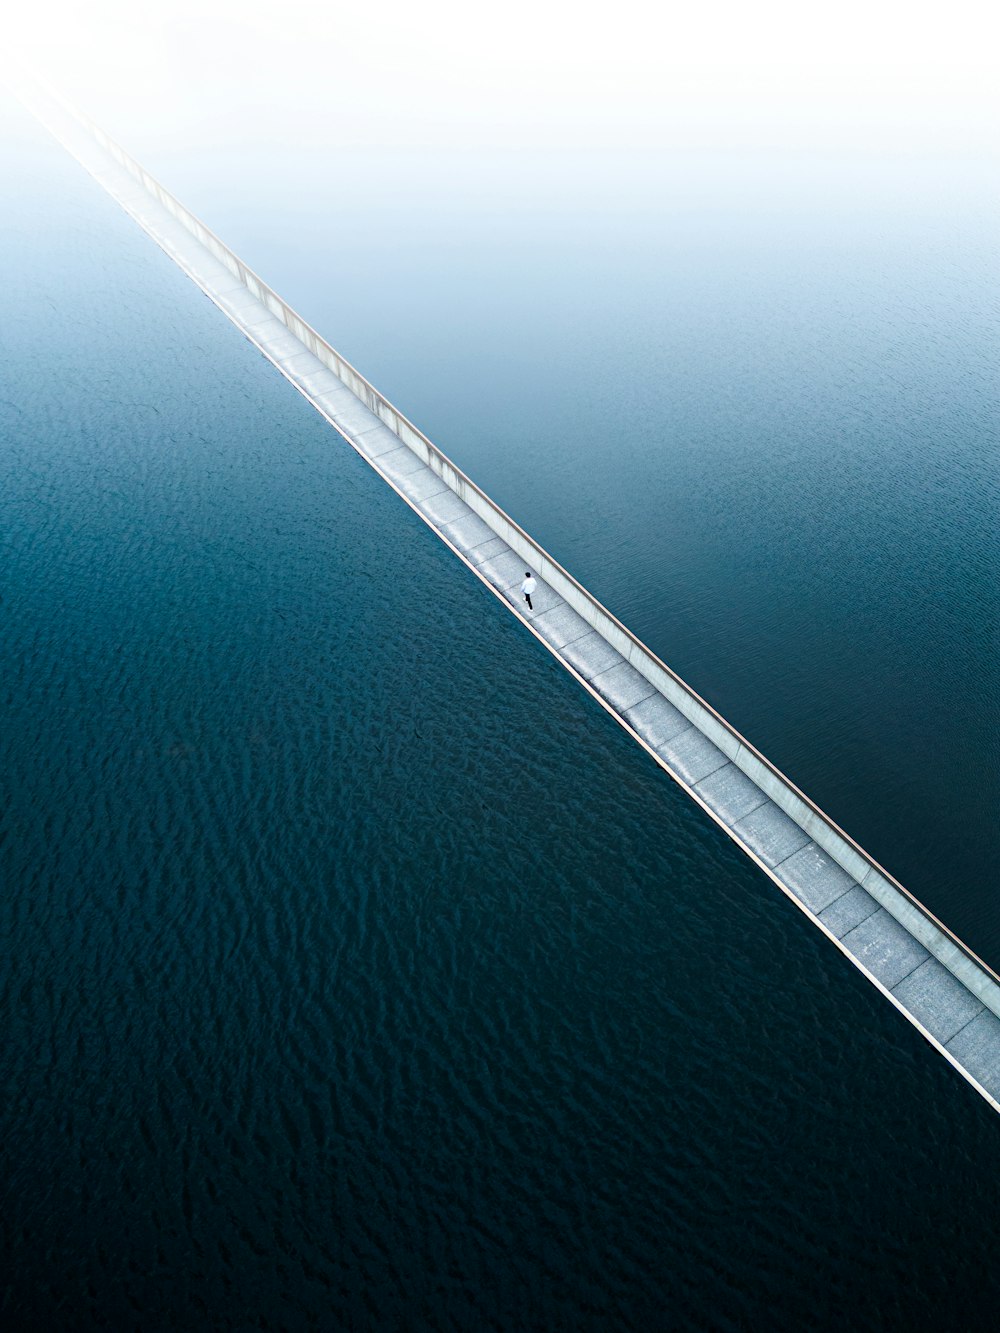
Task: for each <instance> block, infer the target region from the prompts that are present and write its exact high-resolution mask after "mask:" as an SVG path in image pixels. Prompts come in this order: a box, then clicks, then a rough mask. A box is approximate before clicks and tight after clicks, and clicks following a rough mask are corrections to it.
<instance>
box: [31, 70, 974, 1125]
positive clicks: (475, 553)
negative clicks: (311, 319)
mask: <svg viewBox="0 0 1000 1333" xmlns="http://www.w3.org/2000/svg"><path fill="white" fill-rule="evenodd" d="M26 100H27V101H28V103H29V105H30V106H31V109H32V110H34V111H35V113H36V114H37V115H39V117H40V118H41V119H42V120H43V122H44V123H46V124H47V125H48V127H49V129H50V130H52V132H53V133H54V134H55V135H56V137H57V138H59V139H60V140H61V141H62V142H63V143H64V145H65V146H66V147H67V148H68V149H69V150H70V151H71V152H72V153H73V154H74V156H76V157H77V158H78V160H79V161H80V162H81V163H82V164H83V165H84V166H85V167H86V168H87V170H89V171H90V172H91V174H92V175H93V176H94V177H95V178H96V179H97V180H98V181H99V182H100V183H101V185H103V186H104V188H105V189H106V190H107V191H108V192H109V193H110V194H111V195H112V196H113V197H114V198H115V199H116V200H117V201H118V202H119V203H120V204H121V205H122V207H123V208H125V209H126V211H127V212H129V213H130V214H131V215H132V216H133V217H134V218H135V219H136V220H137V221H138V222H139V223H140V225H141V226H142V227H143V228H144V229H145V230H146V231H147V232H148V233H149V235H150V236H152V237H153V239H155V240H156V241H157V242H158V244H159V245H160V246H162V248H163V249H164V250H165V251H166V252H167V253H168V254H169V255H170V256H171V257H172V258H173V259H174V260H176V262H177V263H178V264H179V265H180V267H181V268H183V269H184V271H185V272H186V273H188V274H189V276H190V277H191V278H192V279H193V280H194V281H195V282H196V283H197V284H198V286H199V287H201V289H202V290H203V291H204V292H205V293H206V294H207V295H208V296H210V297H211V299H212V300H213V301H214V302H215V303H216V304H217V305H218V306H219V308H220V309H221V310H222V311H224V312H225V314H226V315H228V317H229V318H230V319H231V320H232V322H233V323H234V324H236V325H237V327H238V328H240V329H241V330H242V331H243V333H244V334H245V335H246V336H247V337H248V338H249V339H250V340H251V342H253V343H254V344H255V345H256V346H257V347H258V348H259V349H260V350H261V352H263V354H264V355H265V356H266V357H268V358H269V359H270V360H271V361H272V362H273V363H274V365H275V366H276V367H277V368H278V369H279V370H280V371H281V373H282V374H283V375H285V376H286V377H287V378H288V379H289V380H290V381H291V382H292V383H293V384H294V385H295V386H296V388H298V389H299V391H300V392H301V393H303V394H304V395H305V396H306V397H307V398H308V399H309V401H310V402H312V403H313V404H314V405H315V407H316V408H317V410H318V411H320V412H321V413H322V414H323V416H324V417H326V418H327V420H328V421H330V422H331V424H332V425H334V426H335V427H336V429H337V430H338V431H339V433H340V434H341V435H342V436H343V437H344V438H345V439H346V440H347V441H348V442H349V443H350V444H351V445H352V446H353V447H354V448H355V449H356V450H357V451H358V453H360V454H361V455H362V456H363V457H364V458H365V459H367V460H368V462H369V463H370V464H371V466H372V467H373V468H375V469H376V471H378V472H379V473H380V474H381V476H382V477H384V478H385V480H386V481H387V482H388V483H389V484H390V485H391V486H392V487H393V488H394V489H395V490H396V491H397V492H398V493H399V494H400V495H401V496H402V497H403V499H404V500H406V502H407V503H408V504H410V505H411V506H412V508H413V509H415V510H416V512H417V513H418V514H420V516H421V517H422V518H423V519H424V520H425V521H426V522H427V524H428V525H429V526H430V527H431V528H433V529H434V531H435V532H436V533H438V535H439V536H440V537H441V538H442V539H443V540H445V541H446V542H447V543H448V544H449V546H451V547H452V549H453V550H454V551H455V552H456V553H457V554H458V555H459V556H460V557H461V558H462V560H463V561H464V562H465V563H466V565H467V566H468V567H469V568H470V569H471V570H472V571H473V572H474V573H475V574H476V575H477V576H478V577H479V578H480V579H481V580H482V581H483V582H484V583H485V584H486V585H487V586H488V587H489V588H490V589H491V590H492V591H493V593H494V594H495V595H496V596H497V597H498V598H499V599H500V600H501V601H502V602H504V603H505V604H506V605H507V606H508V608H509V609H510V611H511V612H512V613H513V614H514V615H516V616H518V617H519V618H520V619H521V620H522V621H523V622H524V624H525V625H526V626H527V627H528V629H530V630H531V632H532V633H533V634H534V635H535V636H536V637H537V638H538V639H539V641H540V642H541V643H543V644H544V645H545V647H546V648H547V649H548V650H549V651H550V652H551V653H552V654H553V655H554V656H555V657H556V658H557V659H558V660H559V661H560V662H561V663H562V664H563V666H564V667H565V668H566V670H567V671H568V672H570V673H571V674H572V675H573V676H574V677H575V678H576V679H577V680H578V681H579V682H580V683H581V684H582V685H583V686H584V688H586V689H587V690H588V691H589V692H590V693H591V694H592V695H593V696H594V697H595V698H596V699H597V700H598V701H599V702H600V703H601V704H602V705H603V706H604V707H605V708H606V709H607V710H608V711H609V712H610V713H612V714H613V716H615V717H616V718H617V720H618V721H619V722H620V723H621V725H622V726H623V727H625V728H626V729H627V730H628V731H629V732H630V733H631V734H632V735H633V736H634V737H635V738H636V740H638V741H639V743H640V744H641V745H642V746H643V747H644V748H645V749H646V750H647V751H648V752H649V753H650V754H651V755H652V756H653V757H654V758H655V760H656V761H657V763H659V764H660V765H661V767H662V768H663V769H664V770H665V771H666V772H668V773H669V774H670V775H671V776H672V777H673V778H674V779H675V780H676V781H677V782H678V783H679V784H680V785H681V786H682V787H684V788H685V790H686V791H688V792H689V793H690V794H691V796H692V797H693V798H694V799H695V800H696V801H697V802H698V803H699V804H700V805H701V806H702V807H703V808H704V809H705V810H706V811H707V812H708V813H709V814H710V815H711V817H712V818H713V819H715V820H716V822H717V823H718V824H719V825H721V827H722V828H724V829H725V830H726V832H727V833H728V834H729V835H730V836H731V837H732V838H733V839H734V840H735V841H736V842H737V843H738V845H739V846H740V847H742V848H743V850H744V851H745V852H746V853H747V854H748V855H749V856H750V857H752V859H753V860H754V861H756V863H757V864H758V865H759V866H760V867H761V868H762V869H763V870H764V871H765V872H766V873H767V874H768V875H769V876H770V877H771V879H772V880H774V882H775V883H776V884H778V885H779V886H780V888H781V889H782V890H783V891H784V892H785V893H786V894H787V895H788V896H789V897H790V898H791V899H792V900H793V901H794V902H795V903H796V904H797V905H798V906H799V907H800V908H801V909H802V910H803V911H804V912H805V913H806V914H807V915H808V916H809V917H810V918H811V919H812V920H813V921H814V922H815V923H816V924H817V925H818V926H819V927H820V928H821V929H822V930H823V931H824V932H825V933H826V934H827V935H828V936H829V937H830V938H831V939H832V940H834V941H835V942H836V943H837V945H838V946H839V948H840V949H841V950H842V951H843V952H844V953H845V954H846V955H847V956H848V958H850V959H851V961H852V962H854V963H855V964H856V965H857V966H858V967H859V968H860V969H861V970H862V972H863V973H864V974H865V975H866V976H867V977H868V978H869V979H870V980H871V981H872V982H873V983H874V984H875V985H876V986H877V987H878V988H879V989H880V990H881V991H882V992H883V993H884V994H886V995H887V996H888V997H889V998H890V999H891V1000H892V1002H893V1003H894V1004H895V1005H896V1007H897V1008H898V1009H900V1010H901V1011H902V1012H903V1013H904V1014H905V1015H906V1016H907V1017H908V1018H909V1019H910V1021H911V1022H913V1023H914V1024H915V1025H916V1026H917V1027H918V1028H919V1029H920V1030H921V1031H922V1032H923V1034H924V1035H925V1036H926V1037H927V1038H928V1040H929V1041H931V1043H932V1044H933V1045H934V1046H936V1047H937V1048H938V1049H939V1050H940V1051H941V1052H942V1053H943V1054H945V1056H946V1057H947V1058H948V1059H949V1061H950V1062H951V1063H952V1064H953V1065H955V1067H956V1068H958V1069H959V1071H960V1072H961V1073H962V1074H963V1075H964V1076H965V1077H966V1078H967V1079H968V1080H969V1081H970V1082H971V1083H972V1084H973V1086H974V1087H976V1089H977V1090H978V1091H979V1092H980V1093H982V1095H983V1096H984V1097H986V1099H987V1100H988V1101H989V1102H990V1103H991V1104H992V1105H993V1106H994V1108H995V1109H998V1110H1000V1017H998V1016H997V1015H998V1014H1000V985H998V984H997V980H996V978H995V976H994V975H993V974H992V973H991V972H990V970H989V969H987V968H985V967H984V966H983V965H982V964H980V963H979V960H976V959H975V958H974V955H971V954H970V953H969V952H968V951H967V950H964V947H963V946H960V945H958V947H956V944H957V942H955V941H954V940H953V939H952V938H951V937H947V936H946V935H945V934H943V933H942V934H941V938H940V940H939V939H938V935H937V934H935V933H934V932H935V929H936V926H935V925H934V924H931V923H933V922H934V919H933V918H932V917H930V914H929V913H926V909H922V908H920V905H919V904H917V905H916V907H914V906H913V900H912V899H910V900H903V899H902V898H900V896H899V895H898V894H896V895H895V896H893V895H894V893H895V890H893V889H892V886H891V885H890V884H889V883H888V881H887V880H886V878H885V876H884V874H883V873H880V872H879V871H878V868H877V867H874V865H873V863H871V862H870V860H869V861H864V860H863V859H862V857H861V856H860V855H857V853H856V852H851V854H850V855H847V854H846V850H849V849H846V850H845V855H843V856H841V857H840V858H839V860H838V859H837V857H835V856H833V855H831V854H830V851H829V837H827V838H826V842H827V848H826V849H824V847H823V846H821V845H819V843H818V842H817V841H815V840H814V838H813V837H812V836H810V831H807V830H809V829H811V830H812V831H813V832H816V826H815V823H813V824H810V822H809V821H808V820H802V821H801V822H800V821H797V820H796V819H795V818H792V817H790V816H789V814H788V813H786V810H785V809H782V808H781V805H779V803H778V802H777V801H776V800H774V799H772V798H771V796H770V795H769V794H768V793H767V792H766V791H765V790H764V789H763V788H762V786H760V785H758V783H756V782H754V781H753V780H752V778H751V777H750V776H748V774H747V773H746V772H745V771H743V767H740V766H738V764H737V763H735V762H734V753H733V752H730V753H727V752H726V750H724V749H723V748H720V745H717V744H716V743H715V741H716V740H720V736H719V735H718V734H716V735H715V737H714V739H713V738H711V737H710V736H709V735H707V734H706V733H705V730H703V729H702V728H701V727H699V726H698V725H696V724H695V723H694V722H693V721H692V720H691V719H690V718H689V717H688V716H686V715H685V714H684V713H683V712H681V711H680V710H679V709H678V708H677V707H675V706H674V703H672V702H671V701H670V700H669V699H668V698H667V697H665V694H664V693H663V692H661V690H660V689H658V688H657V687H656V686H655V685H654V684H652V683H651V682H650V680H649V679H648V678H647V676H646V675H644V674H643V673H642V672H640V671H638V670H636V668H635V666H634V665H632V664H631V663H630V661H628V660H627V658H626V656H625V655H623V653H622V652H620V651H619V649H618V647H616V646H615V645H614V643H612V642H610V641H609V639H608V638H607V637H605V635H604V634H602V633H601V632H599V631H598V630H597V629H595V628H594V627H593V625H592V624H591V623H590V622H589V621H588V620H587V619H586V618H585V617H584V616H583V615H581V614H579V612H578V611H577V610H575V609H574V608H573V607H572V606H570V605H569V603H568V602H567V601H566V599H565V598H564V597H563V596H561V595H560V593H559V592H558V591H557V590H556V589H555V588H554V587H552V586H551V584H550V583H549V582H547V581H546V580H545V579H543V578H541V577H540V574H539V570H538V568H537V567H536V568H535V569H534V570H533V572H534V573H535V574H536V577H538V588H537V591H536V592H535V593H534V595H533V599H532V600H533V603H534V609H533V610H532V611H529V610H528V608H527V606H526V605H525V604H524V602H523V600H522V599H521V597H520V594H519V587H520V583H521V580H522V579H523V577H524V573H525V570H526V569H527V568H529V567H530V562H529V561H527V560H526V559H525V557H524V555H523V554H518V553H516V552H515V551H514V550H513V549H512V547H511V546H510V545H509V544H508V542H507V541H506V540H505V539H504V538H503V536H500V535H498V533H497V531H495V530H494V528H492V527H491V526H490V525H489V524H488V523H487V522H486V521H485V520H484V518H483V517H481V516H480V514H478V513H476V512H475V510H474V509H473V508H472V507H470V505H469V504H467V503H466V502H465V500H463V499H462V498H461V497H460V495H459V494H456V492H455V490H454V489H453V488H452V486H451V485H449V484H448V483H447V482H446V481H445V480H444V479H443V477H442V475H441V474H440V473H439V472H438V471H436V470H435V469H434V468H432V467H431V466H429V465H428V464H427V463H426V462H424V461H423V459H422V458H421V457H419V456H418V454H417V453H416V452H414V450H413V449H411V448H410V447H409V446H408V445H407V444H404V443H402V442H401V440H400V437H399V435H397V434H396V433H395V432H394V431H393V430H391V429H390V428H389V427H388V426H387V425H385V424H384V422H383V420H381V419H380V417H379V416H378V415H376V413H375V412H374V411H372V410H370V409H369V407H367V406H366V405H365V403H364V402H362V401H361V400H360V399H359V398H358V397H357V396H355V394H354V392H352V391H351V389H349V388H348V387H346V385H345V384H344V383H343V382H342V380H341V379H340V378H339V377H338V376H337V375H336V374H334V373H333V371H331V370H330V369H329V368H328V367H327V365H325V364H324V363H323V361H322V360H320V359H319V357H318V356H317V355H315V354H314V353H313V352H312V351H310V350H309V348H308V347H307V346H306V345H305V344H304V342H303V341H301V340H300V339H299V337H297V336H296V335H295V334H294V333H292V332H291V331H290V330H289V327H288V326H287V325H286V324H285V323H284V322H283V320H282V319H280V318H278V317H277V316H276V315H275V314H274V313H273V312H272V310H271V309H270V308H269V306H268V305H267V304H266V297H261V298H259V297H258V296H257V295H255V294H254V292H253V291H251V290H248V287H247V285H246V284H245V283H244V281H243V280H242V279H241V278H240V277H238V276H236V275H234V273H233V272H232V270H231V269H230V268H229V267H227V265H226V264H224V263H222V262H221V261H220V260H219V259H218V258H216V257H215V256H214V255H213V254H212V253H210V251H209V250H208V249H207V248H206V247H205V245H203V244H202V243H201V241H200V240H198V239H197V238H196V236H195V235H193V234H192V232H191V230H189V228H188V227H187V226H185V225H183V224H182V223H181V222H180V221H178V220H177V218H176V217H174V216H172V215H171V213H170V212H169V211H168V209H167V208H166V207H164V205H163V204H162V203H161V202H160V201H159V200H158V199H157V198H155V197H154V195H153V193H151V191H150V189H147V188H146V186H145V185H143V184H140V183H139V181H138V180H137V179H136V177H135V175H134V174H133V173H132V172H130V171H129V170H127V169H126V168H125V167H124V166H122V165H120V164H119V163H118V162H117V161H115V160H114V158H112V157H111V156H110V155H109V154H108V153H107V152H106V151H105V149H104V148H102V147H101V146H100V145H99V144H98V143H97V142H96V141H95V139H94V137H93V135H92V134H91V133H90V132H89V131H88V130H86V129H85V128H83V127H82V126H81V125H80V124H79V123H78V122H77V121H75V120H73V119H72V118H71V117H69V116H68V115H67V114H66V113H64V112H63V111H62V109H61V108H59V107H58V106H56V105H55V104H54V103H52V102H50V101H49V100H48V99H46V98H44V97H41V98H40V97H39V96H38V95H37V94H34V95H29V96H28V97H26ZM738 748H739V747H737V751H738ZM762 780H763V779H762ZM770 786H771V789H772V791H773V790H774V783H773V781H772V782H771V783H770ZM793 790H794V789H793ZM785 803H786V805H787V804H788V803H787V802H785ZM816 836H819V834H818V833H817V834H816ZM845 864H846V865H849V866H851V867H852V868H855V867H856V869H855V874H854V875H852V873H850V872H849V870H848V869H847V868H845ZM859 881H863V883H862V882H859ZM869 889H871V891H869ZM886 904H888V908H892V909H893V910H888V908H887V905H886ZM919 912H923V913H924V916H925V917H926V920H925V919H923V918H921V919H919V920H918V919H917V918H918V915H919ZM908 914H909V915H908ZM900 918H902V919H900ZM904 922H909V923H912V928H908V925H907V924H904ZM917 935H920V937H921V938H922V939H924V940H925V941H927V942H928V943H929V944H930V945H931V948H933V949H934V952H933V953H932V952H931V949H929V948H927V947H925V945H924V944H923V943H921V942H920V940H919V939H918V938H917ZM935 954H936V955H937V956H935ZM942 958H943V959H945V961H946V962H947V964H948V965H947V966H945V965H944V964H943V963H942V961H940V960H941V959H942Z"/></svg>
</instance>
